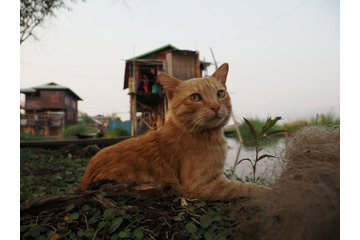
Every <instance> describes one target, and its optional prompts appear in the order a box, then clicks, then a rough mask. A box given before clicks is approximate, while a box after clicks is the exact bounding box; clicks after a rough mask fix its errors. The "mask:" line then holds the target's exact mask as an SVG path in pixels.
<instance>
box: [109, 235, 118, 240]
mask: <svg viewBox="0 0 360 240" xmlns="http://www.w3.org/2000/svg"><path fill="white" fill-rule="evenodd" d="M118 238H119V236H118V234H113V235H112V236H111V238H110V240H117V239H118Z"/></svg>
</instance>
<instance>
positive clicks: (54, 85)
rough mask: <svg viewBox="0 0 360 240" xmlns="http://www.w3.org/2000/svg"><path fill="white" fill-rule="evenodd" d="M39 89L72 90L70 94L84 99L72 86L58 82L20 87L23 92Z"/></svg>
mask: <svg viewBox="0 0 360 240" xmlns="http://www.w3.org/2000/svg"><path fill="white" fill-rule="evenodd" d="M37 90H65V91H68V92H70V94H72V95H74V96H75V98H77V99H78V100H82V99H81V98H80V97H79V96H78V95H77V94H76V93H74V92H73V91H72V90H71V89H70V88H68V87H65V86H62V85H59V84H57V83H54V82H50V83H47V84H42V85H40V86H37V87H32V88H25V89H20V92H21V93H33V92H36V91H37Z"/></svg>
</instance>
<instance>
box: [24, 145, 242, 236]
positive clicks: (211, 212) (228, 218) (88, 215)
mask: <svg viewBox="0 0 360 240" xmlns="http://www.w3.org/2000/svg"><path fill="white" fill-rule="evenodd" d="M20 161H21V181H20V183H21V185H20V192H21V204H24V203H25V202H26V201H28V200H30V199H33V198H38V197H41V196H46V195H53V194H65V195H70V194H72V193H74V191H76V188H78V187H79V186H80V182H81V177H82V174H83V173H84V171H85V168H86V165H87V163H88V161H89V159H88V158H80V157H76V156H75V157H74V155H64V153H62V152H61V151H59V150H44V149H30V148H29V149H21V159H20ZM111 200H113V201H115V202H116V203H117V207H116V208H107V209H103V208H101V207H99V206H92V205H91V204H90V203H87V204H84V205H83V206H81V207H76V206H75V205H74V204H70V205H69V206H67V207H65V208H64V209H62V210H57V211H56V212H54V211H52V210H51V209H45V210H43V211H42V212H40V213H39V214H38V215H37V216H22V217H21V221H20V231H21V232H20V235H21V239H50V240H55V239H80V240H81V239H94V240H95V239H110V240H116V239H208V240H211V239H233V238H234V236H233V235H234V234H235V231H237V230H236V228H237V221H238V219H239V218H238V217H239V216H243V212H244V208H243V207H242V206H241V205H242V203H241V201H242V202H247V201H248V199H246V198H244V199H240V200H239V199H238V200H235V201H212V202H204V201H194V202H190V201H187V202H186V201H184V200H183V199H180V198H178V197H174V198H167V199H158V198H151V199H147V200H140V199H135V198H125V197H117V198H115V197H114V198H111ZM236 233H237V234H238V232H236Z"/></svg>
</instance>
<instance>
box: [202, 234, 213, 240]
mask: <svg viewBox="0 0 360 240" xmlns="http://www.w3.org/2000/svg"><path fill="white" fill-rule="evenodd" d="M204 238H205V240H214V234H213V233H212V232H204Z"/></svg>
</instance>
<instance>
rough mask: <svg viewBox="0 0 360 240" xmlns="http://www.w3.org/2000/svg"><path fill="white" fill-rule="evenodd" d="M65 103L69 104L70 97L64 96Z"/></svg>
mask: <svg viewBox="0 0 360 240" xmlns="http://www.w3.org/2000/svg"><path fill="white" fill-rule="evenodd" d="M65 105H67V106H70V98H68V97H65Z"/></svg>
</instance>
